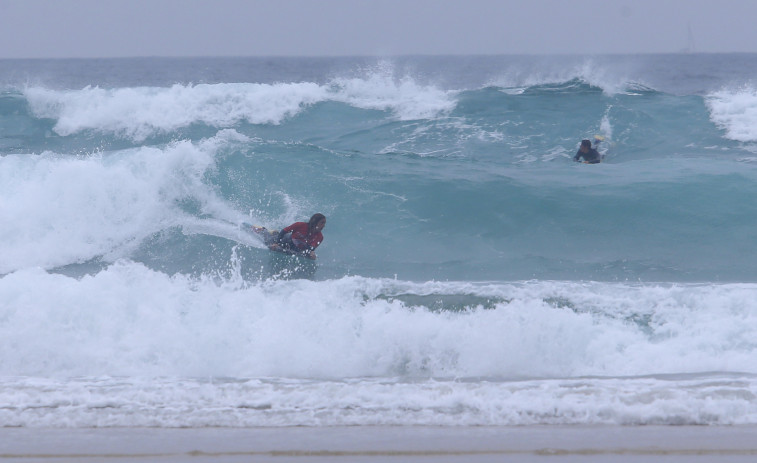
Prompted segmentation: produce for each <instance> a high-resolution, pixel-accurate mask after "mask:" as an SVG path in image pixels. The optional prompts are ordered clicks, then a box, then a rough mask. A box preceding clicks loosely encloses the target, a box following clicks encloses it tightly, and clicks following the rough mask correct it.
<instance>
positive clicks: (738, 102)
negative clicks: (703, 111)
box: [707, 88, 757, 143]
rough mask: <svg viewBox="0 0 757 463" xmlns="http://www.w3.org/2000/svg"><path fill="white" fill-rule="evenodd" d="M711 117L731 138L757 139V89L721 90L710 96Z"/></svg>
mask: <svg viewBox="0 0 757 463" xmlns="http://www.w3.org/2000/svg"><path fill="white" fill-rule="evenodd" d="M707 106H708V107H709V110H710V119H711V120H712V121H713V122H714V123H715V124H716V125H717V126H718V127H720V128H721V129H723V130H725V132H726V137H727V138H730V139H731V140H736V141H740V142H745V143H750V142H755V141H757V90H755V89H754V88H742V89H738V90H721V91H718V92H715V93H713V94H711V95H710V96H708V98H707Z"/></svg>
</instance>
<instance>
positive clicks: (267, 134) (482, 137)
mask: <svg viewBox="0 0 757 463" xmlns="http://www.w3.org/2000/svg"><path fill="white" fill-rule="evenodd" d="M755 71H757V56H755V55H671V56H639V57H622V56H605V57H601V56H600V57H592V58H585V57H553V58H541V57H405V58H395V59H380V60H379V59H368V58H339V59H336V58H335V59H326V58H323V59H316V58H312V59H305V58H297V59H295V58H291V59H284V58H270V59H252V58H250V59H244V58H239V59H129V60H73V61H66V60H52V61H45V60H33V61H23V60H3V61H0V223H2V224H3V225H2V227H0V383H2V387H0V402H2V403H5V404H10V405H9V406H8V407H3V408H0V422H1V423H4V424H5V425H7V426H78V427H93V426H94V427H97V426H166V427H174V426H178V427H186V426H200V427H202V426H289V425H307V426H319V425H375V424H397V425H413V424H427V425H523V424H714V425H717V424H757V409H755V405H754V404H755V403H756V402H755V400H754V397H755V395H756V394H757V367H756V365H757V343H755V341H754V339H757V302H755V301H757V297H756V296H757V286H755V281H757V267H755V266H754V259H753V256H752V253H751V252H750V251H751V249H752V248H753V242H754V232H753V230H755V229H757V206H755V205H754V201H753V198H754V197H755V195H756V194H757V164H756V161H757V154H756V153H757V130H756V129H754V127H757V96H756V95H757V94H756V93H755V88H757V87H755V85H754V82H753V81H752V76H754V75H756V74H755ZM594 135H601V136H603V137H604V141H603V142H601V143H600V144H599V149H600V151H601V152H602V153H603V154H604V155H605V159H604V162H603V163H601V164H599V165H585V164H577V163H574V162H572V157H573V156H574V155H575V152H576V149H577V145H578V142H579V141H580V140H581V139H582V138H592V137H593V136H594ZM314 212H321V213H323V214H325V215H326V216H327V217H328V224H327V227H326V229H325V230H324V236H325V240H324V243H323V244H322V245H321V247H319V248H318V250H317V253H318V259H317V260H316V261H310V260H304V259H301V258H297V257H288V256H284V255H280V254H274V253H271V252H270V251H268V250H267V249H266V248H265V246H264V245H263V243H262V242H261V241H260V239H259V238H258V237H257V236H256V235H254V234H251V233H249V231H248V229H247V228H246V226H245V225H242V224H243V223H254V224H259V225H264V226H267V227H269V228H272V229H275V228H280V227H282V226H286V225H288V224H290V223H292V222H294V221H298V220H307V218H308V217H309V216H310V215H311V214H312V213H314ZM619 398H620V400H619Z"/></svg>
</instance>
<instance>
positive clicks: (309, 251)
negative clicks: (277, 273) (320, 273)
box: [268, 214, 326, 259]
mask: <svg viewBox="0 0 757 463" xmlns="http://www.w3.org/2000/svg"><path fill="white" fill-rule="evenodd" d="M325 226H326V216H324V215H323V214H313V216H312V217H311V218H310V220H309V221H308V222H307V223H305V222H295V223H293V224H292V225H290V226H288V227H286V228H284V229H282V230H281V231H280V232H279V236H278V237H277V238H276V241H275V242H274V243H271V244H270V245H269V246H268V247H269V248H270V249H272V250H274V251H286V252H292V253H295V254H300V255H303V256H305V257H309V258H311V259H315V258H316V255H315V248H317V247H318V245H319V244H321V242H322V241H323V235H322V234H321V230H323V227H325Z"/></svg>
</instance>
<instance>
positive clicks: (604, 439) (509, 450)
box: [0, 426, 757, 463]
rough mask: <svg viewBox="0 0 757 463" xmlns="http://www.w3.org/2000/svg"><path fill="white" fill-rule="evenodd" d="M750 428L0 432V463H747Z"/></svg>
mask: <svg viewBox="0 0 757 463" xmlns="http://www.w3.org/2000/svg"><path fill="white" fill-rule="evenodd" d="M755 436H757V426H638V427H625V426H524V427H459V428H457V427H430V426H428V427H427V426H407V427H403V426H396V427H392V426H353V427H283V428H271V427H266V428H182V429H173V428H85V429H79V428H73V429H65V428H2V429H0V462H3V463H5V462H32V461H40V462H41V461H55V462H69V461H71V462H73V461H82V460H91V461H140V462H142V461H145V462H147V461H161V462H186V461H191V462H211V461H213V462H217V461H229V462H234V461H250V460H251V459H254V461H276V462H304V461H307V462H318V463H320V462H327V461H334V460H335V459H338V460H339V461H356V460H360V461H370V462H388V461H440V460H443V461H445V462H447V461H448V462H460V463H462V462H471V461H475V462H489V461H492V462H493V461H518V462H524V461H525V462H527V461H543V460H544V459H545V458H546V457H549V461H557V462H568V461H586V460H587V459H591V460H593V461H605V460H608V459H612V460H613V461H645V462H647V461H657V460H664V461H666V462H684V461H691V458H693V457H704V458H707V457H710V458H712V457H717V458H718V461H719V462H722V461H729V462H730V461H734V462H737V461H738V462H741V461H744V462H746V461H754V460H755V457H757V440H756V439H755Z"/></svg>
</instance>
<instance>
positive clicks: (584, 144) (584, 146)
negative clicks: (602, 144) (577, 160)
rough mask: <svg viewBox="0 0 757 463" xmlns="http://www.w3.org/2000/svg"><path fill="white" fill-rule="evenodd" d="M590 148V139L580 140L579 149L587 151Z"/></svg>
mask: <svg viewBox="0 0 757 463" xmlns="http://www.w3.org/2000/svg"><path fill="white" fill-rule="evenodd" d="M590 149H591V141H589V140H581V151H583V152H587V151H589V150H590Z"/></svg>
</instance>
